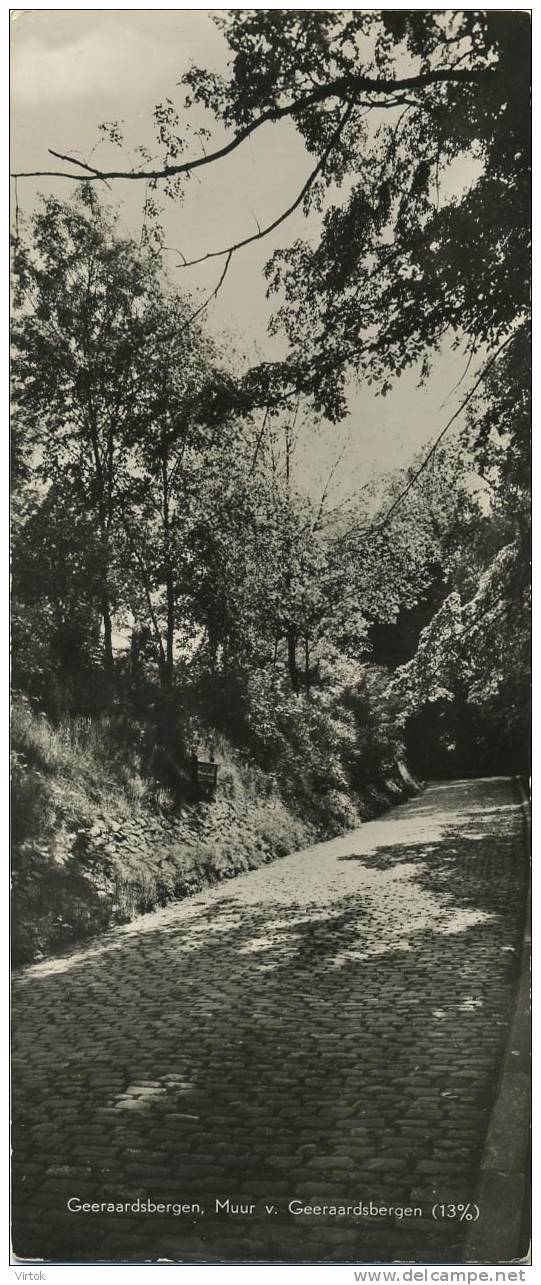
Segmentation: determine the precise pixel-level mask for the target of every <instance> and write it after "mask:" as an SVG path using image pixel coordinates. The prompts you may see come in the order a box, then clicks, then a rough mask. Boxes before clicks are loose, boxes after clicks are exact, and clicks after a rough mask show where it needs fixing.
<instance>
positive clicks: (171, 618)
mask: <svg viewBox="0 0 541 1285" xmlns="http://www.w3.org/2000/svg"><path fill="white" fill-rule="evenodd" d="M167 469H168V456H167V450H164V453H163V456H162V487H163V535H164V545H165V597H166V609H167V624H166V638H165V666H164V668H163V673H162V685H163V686H164V687H171V686H172V683H173V645H174V639H175V583H174V574H173V567H172V563H171V527H170V514H169V476H168V471H167Z"/></svg>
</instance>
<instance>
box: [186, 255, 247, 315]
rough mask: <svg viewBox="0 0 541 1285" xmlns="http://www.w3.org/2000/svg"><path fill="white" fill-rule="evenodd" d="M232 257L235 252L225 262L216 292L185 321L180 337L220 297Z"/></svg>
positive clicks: (213, 291) (215, 288)
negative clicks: (219, 293)
mask: <svg viewBox="0 0 541 1285" xmlns="http://www.w3.org/2000/svg"><path fill="white" fill-rule="evenodd" d="M232 257H233V251H232V250H230V251H229V253H228V255H227V259H226V261H225V267H224V270H223V272H222V275H221V277H220V280H219V281H218V284H217V285H215V287H214V290H212V292H211V294H209V295H208V297H207V298H206V299H205V300H204V302H203V303H202V304H201V305H200V307H199V308H196V310H195V312H192V315H191V317H188V319H187V321H185V322H184V324H183V325H182V326H181V327H180V330H179V331H178V334H179V335H182V334H184V331H185V330H188V327H189V326H191V325H193V323H194V321H195V320H196V318H197V317H200V316H201V313H202V312H204V311H205V308H208V306H209V303H212V301H213V299H216V297H217V295H218V291H219V290H220V289H221V287H222V286H223V283H224V281H225V278H226V274H227V271H228V268H229V264H230V263H231V259H232Z"/></svg>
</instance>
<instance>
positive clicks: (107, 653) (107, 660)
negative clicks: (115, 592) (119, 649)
mask: <svg viewBox="0 0 541 1285" xmlns="http://www.w3.org/2000/svg"><path fill="white" fill-rule="evenodd" d="M101 617H102V620H103V663H104V667H105V672H106V674H112V673H113V669H114V660H113V622H112V618H111V607H110V603H109V594H108V593H107V589H103V590H102V595H101Z"/></svg>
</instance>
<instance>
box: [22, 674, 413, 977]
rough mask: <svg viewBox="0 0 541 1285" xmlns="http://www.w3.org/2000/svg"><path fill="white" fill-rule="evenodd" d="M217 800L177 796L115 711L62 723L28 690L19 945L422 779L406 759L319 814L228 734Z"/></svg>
mask: <svg viewBox="0 0 541 1285" xmlns="http://www.w3.org/2000/svg"><path fill="white" fill-rule="evenodd" d="M214 740H215V745H216V757H217V759H218V762H219V765H220V766H219V785H218V791H217V794H216V797H215V799H214V800H212V801H203V800H199V801H195V800H194V799H193V798H192V799H190V796H189V790H187V788H186V782H184V785H183V786H182V782H181V788H180V791H179V792H177V797H176V798H175V796H174V793H172V792H171V790H166V789H163V788H161V787H160V786H159V785H158V784H157V781H156V780H155V779H153V778H152V777H150V776H148V775H146V776H145V775H144V774H143V772H142V771H141V763H140V761H138V757H137V754H136V753H135V752H134V751H133V750H131V751H130V752H128V750H127V748H126V746H125V745H124V746H123V745H122V744H121V743H119V738H118V729H117V728H115V724H114V719H112V718H111V717H108V716H103V717H102V718H100V719H94V720H83V719H77V720H65V721H63V722H61V723H60V724H59V725H58V726H53V725H52V724H51V723H50V722H49V721H48V720H47V718H46V716H45V715H44V714H43V713H39V712H38V711H36V710H35V709H33V708H32V707H31V704H30V702H29V701H27V700H25V698H17V700H16V702H15V705H14V713H13V724H12V744H13V794H12V821H13V825H12V839H13V902H12V905H13V918H12V923H13V934H12V936H13V953H14V960H15V962H16V963H25V962H29V961H31V960H35V959H39V958H41V957H43V956H44V955H50V954H52V953H55V952H57V951H59V950H60V951H61V950H62V949H64V948H66V947H68V946H70V945H71V944H72V943H75V942H78V941H81V940H83V939H85V938H88V937H89V936H92V935H94V934H96V933H99V932H101V931H104V930H105V929H107V928H109V927H111V926H112V925H114V924H118V923H126V922H129V921H130V920H131V919H133V918H134V917H135V916H136V915H138V914H142V913H145V912H147V911H150V910H153V909H155V908H156V907H158V906H163V905H165V904H167V903H168V902H170V901H172V900H174V899H175V898H182V897H186V896H189V895H190V894H193V893H195V892H197V891H198V890H200V889H201V888H203V887H205V886H207V885H210V884H212V883H215V882H217V881H219V880H222V879H227V878H229V877H231V876H233V875H236V874H240V873H241V872H244V871H248V870H251V869H254V868H256V867H257V866H260V865H261V864H263V863H265V862H268V861H272V860H273V859H274V858H276V857H280V856H283V855H285V854H286V853H289V852H292V851H295V850H296V849H298V848H302V847H304V846H306V845H308V844H310V843H312V842H314V841H315V840H317V839H320V838H324V837H328V836H329V835H330V834H332V833H338V832H339V831H340V830H342V831H343V830H345V829H347V828H348V827H350V826H351V825H353V824H356V823H359V822H360V821H362V820H364V819H367V818H368V817H369V816H373V815H375V814H376V813H377V812H379V811H382V810H383V809H384V808H385V807H386V806H388V804H389V803H390V802H391V801H397V800H398V798H399V797H400V796H401V795H404V794H406V793H408V792H411V791H412V790H413V789H414V788H415V787H414V783H413V781H412V780H411V778H408V776H407V774H406V773H405V771H404V770H403V769H401V768H400V767H398V766H397V770H396V772H394V773H393V774H392V776H389V777H388V779H387V780H386V781H382V782H381V785H380V786H379V787H378V788H374V787H372V788H371V789H365V790H364V791H363V794H364V797H357V798H356V799H355V800H353V799H352V798H349V799H348V798H345V799H344V800H343V801H342V811H341V813H336V814H330V815H329V817H327V818H326V819H325V818H324V819H323V820H322V818H321V816H320V817H319V819H317V816H316V820H315V822H314V821H313V820H312V821H311V820H309V819H307V813H308V811H309V809H307V807H306V800H304V801H303V802H304V806H303V807H300V808H296V807H295V806H294V803H292V800H291V799H288V800H287V802H286V801H285V799H284V797H283V792H280V791H279V789H278V788H277V784H276V779H275V777H271V776H269V775H268V774H265V773H264V772H263V771H262V770H261V768H259V767H257V766H255V765H253V764H251V763H249V762H248V761H247V760H246V758H243V756H242V755H241V754H240V753H239V752H238V751H237V750H235V749H234V748H233V747H232V746H231V744H230V743H228V742H227V740H225V739H224V738H223V737H219V736H216V737H215V738H214Z"/></svg>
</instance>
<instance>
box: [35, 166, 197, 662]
mask: <svg viewBox="0 0 541 1285" xmlns="http://www.w3.org/2000/svg"><path fill="white" fill-rule="evenodd" d="M14 267H15V273H14V279H15V312H14V324H13V341H14V360H13V367H12V370H13V394H14V419H15V424H16V429H17V440H19V439H20V441H21V447H20V450H19V454H20V457H21V460H22V461H23V462H26V467H28V464H27V461H28V457H29V456H30V457H31V458H32V461H33V469H32V472H33V475H34V477H35V478H36V479H37V480H38V482H39V485H40V486H41V488H45V489H46V490H47V491H48V501H47V505H46V506H45V508H46V510H47V512H48V513H49V514H51V513H52V511H53V509H54V506H55V504H57V506H59V507H60V511H61V512H62V513H63V514H64V515H66V513H67V512H69V513H70V521H71V522H72V525H73V529H74V537H75V543H77V534H76V532H77V529H78V528H79V529H80V531H81V533H83V532H84V541H83V543H84V542H85V541H86V547H87V550H88V554H89V556H90V549H91V550H92V574H91V575H89V576H88V577H87V586H88V585H91V586H92V588H93V591H94V592H95V593H96V594H97V601H98V603H99V612H100V615H101V620H102V630H103V660H104V666H105V669H106V671H107V672H108V673H109V674H111V673H112V670H113V625H114V614H115V612H117V613H118V612H119V611H120V610H122V609H123V610H124V611H126V610H129V609H130V608H131V607H133V606H134V603H135V600H136V598H137V592H135V585H136V584H138V585H139V588H141V585H142V588H143V596H144V601H145V610H146V613H147V614H150V617H151V619H152V621H153V623H154V624H155V625H156V630H157V635H158V642H159V645H160V647H161V648H162V653H163V654H162V661H163V664H162V676H163V678H164V681H170V678H171V669H172V660H173V636H174V630H175V595H176V579H175V577H176V575H177V572H176V569H175V568H176V567H178V566H179V555H178V548H177V547H176V546H177V545H178V539H177V536H178V531H177V527H178V514H177V511H178V509H179V505H180V503H181V498H180V497H181V495H182V486H183V484H185V483H186V477H187V473H188V469H187V464H186V462H185V463H184V466H183V460H185V457H186V456H187V455H188V454H189V452H190V450H193V444H194V443H193V420H194V404H195V401H196V398H197V395H198V393H200V392H201V388H202V386H203V383H205V382H208V379H209V369H210V360H211V348H210V345H209V344H208V343H207V342H206V341H204V339H203V336H202V334H201V331H200V329H199V328H198V327H197V326H194V325H193V320H194V318H193V305H191V304H190V301H189V300H186V299H182V298H180V297H179V296H178V295H177V296H174V295H173V294H172V293H171V292H168V289H167V285H166V283H165V282H164V280H163V277H162V275H161V271H160V262H159V260H157V259H156V258H155V256H153V255H152V254H150V253H149V251H148V250H146V249H141V248H140V247H138V246H136V245H135V244H134V243H133V242H132V241H130V240H129V239H127V238H123V237H120V236H119V235H118V233H117V230H116V228H115V220H114V218H113V216H112V214H111V212H110V211H107V210H105V209H104V208H102V207H101V206H100V204H99V202H98V200H97V198H96V196H95V195H94V193H93V192H92V191H91V190H87V191H85V192H83V193H82V194H81V195H80V197H79V199H76V200H75V201H72V202H67V203H62V202H59V201H57V200H55V199H53V198H48V199H47V200H46V201H45V202H44V204H43V207H42V208H41V209H40V210H39V211H38V213H37V214H36V215H35V216H34V218H33V219H32V222H31V229H30V237H29V239H28V241H26V240H23V239H21V238H20V237H17V239H16V241H15V245H14ZM190 435H191V436H190ZM66 482H68V483H69V488H70V490H71V500H70V504H69V505H68V507H66V503H65V499H66ZM45 508H43V506H42V514H43V513H44V512H45ZM62 520H64V519H62ZM87 528H90V530H91V531H92V538H91V539H90V540H88V535H87ZM28 535H29V537H30V536H31V531H29V532H28ZM175 541H176V544H175ZM127 551H128V553H129V557H128V558H126V552H127ZM149 552H151V557H150V559H149V558H148V554H149ZM64 553H66V556H67V557H68V554H69V550H67V548H66V547H64ZM68 562H69V557H68ZM66 565H68V563H66ZM162 584H163V585H164V586H165V598H166V618H167V620H166V627H165V631H164V632H165V646H163V644H162V639H161V631H160V626H159V624H158V616H159V615H160V611H161V606H160V603H159V602H156V600H155V594H156V592H158V593H159V591H160V589H161V586H162ZM85 592H86V589H85ZM74 593H76V587H75V586H74ZM139 597H140V593H139Z"/></svg>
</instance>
